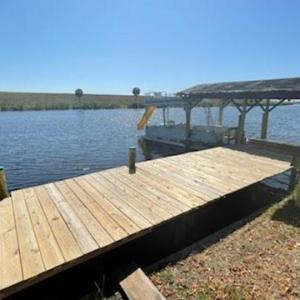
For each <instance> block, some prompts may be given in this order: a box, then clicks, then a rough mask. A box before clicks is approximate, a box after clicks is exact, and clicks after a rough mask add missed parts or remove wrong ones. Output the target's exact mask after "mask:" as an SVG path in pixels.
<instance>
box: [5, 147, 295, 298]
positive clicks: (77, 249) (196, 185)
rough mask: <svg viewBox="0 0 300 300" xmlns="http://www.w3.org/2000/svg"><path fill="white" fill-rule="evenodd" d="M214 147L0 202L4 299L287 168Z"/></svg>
mask: <svg viewBox="0 0 300 300" xmlns="http://www.w3.org/2000/svg"><path fill="white" fill-rule="evenodd" d="M269 154H270V153H268V152H263V151H261V150H259V151H257V152H255V151H254V149H253V147H252V148H251V152H249V153H247V148H245V147H244V148H243V149H241V148H237V149H230V148H222V147H218V148H213V149H208V150H203V151H198V152H191V153H186V154H181V155H177V156H172V157H166V158H162V159H157V160H153V161H146V162H141V163H138V164H137V172H136V174H129V173H128V170H127V168H126V167H119V168H115V169H111V170H106V171H102V172H98V173H93V174H89V175H84V176H80V177H77V178H72V179H67V180H63V181H59V182H56V183H49V184H45V185H42V186H37V187H33V188H26V189H23V190H19V191H14V192H12V193H11V197H10V198H6V199H4V200H3V201H1V202H0V298H2V297H4V296H5V295H9V294H13V293H15V292H16V291H18V290H21V289H23V288H25V287H26V286H29V285H31V284H34V283H36V282H38V281H40V280H42V279H46V278H47V277H51V276H53V275H55V274H56V273H58V272H61V271H62V270H65V269H67V268H71V267H72V266H74V265H76V264H79V263H81V262H84V261H86V260H88V259H89V258H91V257H94V256H97V255H99V254H101V253H104V252H105V251H109V250H111V249H113V248H115V247H117V246H118V245H120V244H121V243H126V242H128V241H130V240H132V239H134V238H137V237H138V236H141V235H145V234H147V232H149V231H150V230H152V229H153V228H154V227H155V226H159V225H160V224H162V223H163V222H166V221H168V220H171V219H174V218H176V217H177V216H179V215H181V214H183V213H186V212H189V211H190V210H192V209H195V208H199V207H201V206H202V205H205V204H207V203H209V202H211V201H214V200H216V199H219V198H221V197H225V196H226V195H228V194H230V193H233V192H236V191H238V190H240V189H243V188H245V187H247V186H249V185H251V184H254V183H256V182H259V181H262V180H264V179H266V178H269V177H272V176H274V175H277V174H280V173H282V172H284V171H286V170H288V169H289V168H290V164H289V163H288V162H286V161H282V160H277V159H274V158H270V157H268V156H269Z"/></svg>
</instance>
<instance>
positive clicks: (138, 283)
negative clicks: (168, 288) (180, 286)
mask: <svg viewBox="0 0 300 300" xmlns="http://www.w3.org/2000/svg"><path fill="white" fill-rule="evenodd" d="M112 274H113V277H114V278H115V279H116V280H117V281H118V283H119V285H120V287H121V288H122V290H123V291H124V293H125V294H126V296H127V297H128V299H129V300H144V299H147V300H165V297H164V296H163V295H162V294H161V293H160V292H159V291H158V289H157V288H156V287H155V285H154V284H153V283H152V282H151V281H150V279H149V278H148V277H147V276H146V274H145V273H144V272H143V271H142V270H141V268H139V267H138V266H137V265H136V264H135V263H133V262H129V263H127V264H123V265H121V266H119V267H118V268H115V269H114V270H113V272H112Z"/></svg>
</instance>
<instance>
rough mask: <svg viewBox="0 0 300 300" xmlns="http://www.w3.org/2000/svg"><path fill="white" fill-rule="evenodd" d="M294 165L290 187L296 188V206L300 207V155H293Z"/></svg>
mask: <svg viewBox="0 0 300 300" xmlns="http://www.w3.org/2000/svg"><path fill="white" fill-rule="evenodd" d="M292 166H293V169H292V173H291V181H290V188H291V189H292V190H294V193H295V203H296V206H297V207H300V156H294V157H293V160H292Z"/></svg>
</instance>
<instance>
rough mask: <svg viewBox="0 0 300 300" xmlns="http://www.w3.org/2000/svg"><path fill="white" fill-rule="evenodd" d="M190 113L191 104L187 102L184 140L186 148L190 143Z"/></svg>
mask: <svg viewBox="0 0 300 300" xmlns="http://www.w3.org/2000/svg"><path fill="white" fill-rule="evenodd" d="M191 115H192V105H191V104H190V103H187V104H186V105H185V119H186V120H185V142H186V145H187V148H188V147H189V144H190V137H191Z"/></svg>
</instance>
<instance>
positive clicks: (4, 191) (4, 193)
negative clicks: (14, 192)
mask: <svg viewBox="0 0 300 300" xmlns="http://www.w3.org/2000/svg"><path fill="white" fill-rule="evenodd" d="M8 196H9V193H8V187H7V181H6V175H5V170H4V168H3V167H1V166H0V201H1V200H3V199H4V198H6V197H8Z"/></svg>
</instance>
